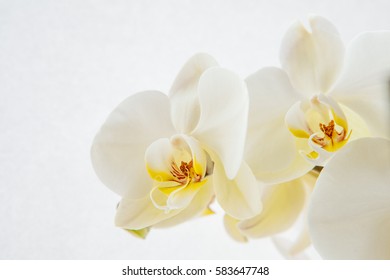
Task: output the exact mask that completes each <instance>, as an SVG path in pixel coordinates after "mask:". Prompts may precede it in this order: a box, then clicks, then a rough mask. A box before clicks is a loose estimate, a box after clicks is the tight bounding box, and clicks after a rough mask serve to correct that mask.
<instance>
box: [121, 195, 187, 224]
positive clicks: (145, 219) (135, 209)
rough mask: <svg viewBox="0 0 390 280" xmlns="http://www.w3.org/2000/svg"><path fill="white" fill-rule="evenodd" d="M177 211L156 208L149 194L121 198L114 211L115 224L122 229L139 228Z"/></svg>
mask: <svg viewBox="0 0 390 280" xmlns="http://www.w3.org/2000/svg"><path fill="white" fill-rule="evenodd" d="M178 213H180V210H171V211H169V212H167V211H164V210H161V209H158V208H156V207H155V206H154V204H153V203H152V201H151V200H150V197H149V196H146V197H143V198H139V199H130V198H123V199H122V200H121V202H120V204H119V207H118V209H117V212H116V216H115V225H116V226H117V227H121V228H124V229H130V230H140V229H143V228H146V227H150V226H153V225H154V224H156V223H158V222H161V221H164V220H166V219H169V218H171V217H173V216H175V215H177V214H178Z"/></svg>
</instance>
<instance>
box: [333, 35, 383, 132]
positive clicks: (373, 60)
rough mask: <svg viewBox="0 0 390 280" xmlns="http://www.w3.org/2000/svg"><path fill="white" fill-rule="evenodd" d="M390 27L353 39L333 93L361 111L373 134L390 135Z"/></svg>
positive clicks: (342, 101) (354, 109)
mask: <svg viewBox="0 0 390 280" xmlns="http://www.w3.org/2000/svg"><path fill="white" fill-rule="evenodd" d="M389 49H390V31H380V32H367V33H363V34H361V35H360V36H358V37H357V38H356V39H354V40H353V41H352V42H351V44H350V46H349V48H348V52H347V56H346V59H345V68H344V71H343V73H342V74H341V79H340V81H339V82H338V83H337V86H336V88H335V89H334V91H332V93H331V94H332V96H334V98H335V99H336V100H337V101H338V102H341V103H342V104H344V105H346V106H348V107H349V108H351V109H352V110H353V111H355V112H356V113H358V114H359V115H360V116H361V117H362V118H363V119H364V120H365V121H366V122H367V124H368V126H369V128H370V131H371V133H372V135H373V136H380V137H386V138H390V114H389V108H390V95H389V92H390V52H389Z"/></svg>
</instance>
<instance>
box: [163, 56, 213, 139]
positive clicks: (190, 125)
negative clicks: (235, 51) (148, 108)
mask: <svg viewBox="0 0 390 280" xmlns="http://www.w3.org/2000/svg"><path fill="white" fill-rule="evenodd" d="M216 66H218V63H217V62H216V61H215V59H214V58H213V57H211V56H210V55H208V54H204V53H199V54H196V55H194V56H193V57H191V58H190V59H189V60H188V61H187V63H186V64H185V65H184V66H183V68H182V69H181V70H180V72H179V74H178V75H177V77H176V79H175V81H174V83H173V86H172V88H171V90H170V94H169V97H170V100H171V104H172V110H171V114H172V122H173V124H174V126H175V127H176V129H177V131H178V132H181V133H188V132H191V131H192V130H193V129H194V128H195V126H196V125H197V123H198V121H199V116H200V110H199V100H198V83H199V78H200V76H202V74H203V72H204V71H206V70H207V69H208V68H211V67H216Z"/></svg>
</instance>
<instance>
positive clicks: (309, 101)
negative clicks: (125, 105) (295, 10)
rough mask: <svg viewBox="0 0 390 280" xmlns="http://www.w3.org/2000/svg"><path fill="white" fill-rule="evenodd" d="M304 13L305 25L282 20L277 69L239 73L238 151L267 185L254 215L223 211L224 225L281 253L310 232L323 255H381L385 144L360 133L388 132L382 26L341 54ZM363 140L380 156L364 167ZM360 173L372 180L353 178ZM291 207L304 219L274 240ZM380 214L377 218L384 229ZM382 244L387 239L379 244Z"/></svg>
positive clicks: (388, 44)
mask: <svg viewBox="0 0 390 280" xmlns="http://www.w3.org/2000/svg"><path fill="white" fill-rule="evenodd" d="M309 23H310V30H307V29H305V28H304V27H303V25H302V24H300V23H295V24H293V26H292V27H291V28H290V29H289V30H288V32H287V34H286V36H285V38H284V40H283V45H282V48H281V61H282V65H283V69H284V70H282V69H279V68H274V67H269V68H264V69H261V70H260V71H258V72H256V73H255V74H253V75H251V76H250V77H248V78H247V85H248V90H249V94H250V98H251V103H250V110H249V121H248V123H249V124H248V125H249V126H248V136H247V143H246V152H245V155H244V159H245V161H246V162H247V163H248V165H249V166H250V167H251V169H252V171H253V173H254V174H255V175H256V177H257V179H258V180H261V181H263V182H266V183H269V184H272V185H271V186H269V187H268V188H266V190H265V191H264V195H263V197H262V201H261V202H262V203H263V211H262V212H261V213H260V214H259V215H258V216H256V217H253V218H250V219H246V220H239V219H235V218H233V217H230V216H229V215H226V216H225V227H226V229H227V231H228V233H229V234H230V235H231V236H232V237H233V238H234V239H236V240H238V241H242V242H243V241H247V239H248V238H259V237H266V236H268V237H272V240H273V241H274V242H275V244H276V245H277V247H278V248H279V250H280V251H281V252H283V253H284V255H285V256H286V257H288V258H294V257H295V256H297V255H298V254H300V253H301V252H302V251H303V250H304V249H305V248H306V247H308V246H309V245H310V244H311V239H312V238H313V242H314V246H315V248H317V249H318V251H319V253H320V254H321V256H323V257H325V258H345V257H346V258H355V257H356V258H361V257H362V258H367V257H368V258H371V257H373V258H382V257H386V258H388V257H389V252H390V250H389V246H388V244H390V243H389V242H390V241H389V238H387V235H386V237H385V232H386V229H388V225H387V224H388V223H387V222H385V221H386V219H387V220H388V219H389V209H388V207H387V206H388V205H389V202H390V201H389V199H388V197H387V196H388V193H389V188H386V187H385V186H390V183H389V176H388V170H389V168H388V166H389V162H390V161H389V149H388V146H387V147H386V145H388V144H386V145H385V144H384V141H385V140H383V139H382V140H373V139H371V138H364V137H372V136H379V137H384V138H389V135H390V130H389V127H390V126H389V115H388V110H389V108H390V107H389V105H390V104H389V100H390V99H389V97H390V94H389V82H390V52H389V50H390V32H385V31H383V32H368V33H364V34H362V35H360V36H358V37H357V38H356V39H355V40H354V41H353V42H352V43H351V45H350V46H349V48H348V49H347V52H346V54H344V47H343V44H342V42H341V39H340V36H339V34H338V32H337V30H336V29H335V27H334V26H333V25H332V24H331V23H330V22H329V21H327V20H325V19H324V18H321V17H312V18H310V20H309ZM356 139H359V140H356ZM360 139H361V140H360ZM355 141H356V143H355ZM359 141H360V142H359ZM358 143H360V144H358ZM363 143H364V144H363ZM376 143H377V145H378V147H374V146H375V145H376ZM370 145H373V146H370ZM347 147H348V148H347ZM344 149H345V151H344ZM371 150H373V152H375V153H376V154H377V156H378V157H379V160H378V162H376V163H367V164H364V167H363V164H362V162H364V157H365V156H367V157H368V158H369V159H371V160H374V158H375V156H374V155H370V156H369V155H368V154H369V153H370V152H371ZM380 150H382V153H385V154H386V156H383V155H382V156H380V155H379V154H380ZM339 152H340V153H341V152H342V153H341V154H340V156H337V157H335V160H333V159H332V158H333V156H335V155H337V154H338V153H339ZM352 152H353V154H351V155H350V154H349V153H352ZM355 160H356V163H355ZM328 164H329V166H328ZM316 166H317V167H316ZM314 167H315V168H314ZM322 167H324V168H323V169H322ZM384 167H387V171H386V168H384ZM313 168H314V169H313ZM321 170H322V171H321ZM354 170H355V171H354ZM319 171H321V173H320V172H319ZM354 172H356V173H358V174H360V175H355V176H354V175H353V174H354ZM378 172H382V173H383V174H379V173H378ZM344 174H345V175H344ZM363 174H367V176H368V177H367V178H369V180H370V182H369V181H367V180H362V181H361V180H360V178H361V177H362V176H366V175H363ZM375 175H376V177H375ZM318 176H319V179H318V182H316V179H317V178H318ZM374 177H375V178H374ZM338 179H339V181H338ZM354 180H356V182H355V183H354ZM354 184H355V185H356V188H354ZM371 184H374V185H373V186H372V185H371ZM317 188H318V190H316V189H317ZM313 189H314V194H313V199H311V192H312V190H313ZM371 189H372V190H373V192H374V193H373V194H370V195H368V192H369V190H371ZM355 192H356V193H355ZM352 193H353V195H352V197H351V194H352ZM381 194H383V195H384V197H383V200H381V199H379V198H380V195H381ZM350 197H351V198H352V199H354V200H353V201H352V202H353V204H352V205H350V204H349V203H350ZM333 198H334V199H335V200H334V201H333ZM365 199H367V200H366V201H365ZM386 203H387V204H386ZM308 205H310V207H308ZM374 205H377V206H378V207H374ZM385 205H386V206H385ZM343 207H344V208H343ZM359 207H362V209H367V211H368V212H367V213H362V211H363V210H362V209H359ZM386 207H387V208H386ZM378 209H380V210H378ZM328 210H329V212H327V211H328ZM376 210H378V212H376ZM353 211H356V215H355V216H354V212H353ZM299 215H303V218H304V222H303V223H301V227H302V228H301V229H300V234H299V235H298V238H297V239H296V240H295V241H292V242H291V241H288V242H281V241H283V240H281V239H280V238H279V237H278V236H277V234H279V233H282V232H284V231H286V230H287V229H289V228H290V227H292V226H293V225H294V224H295V221H296V220H297V218H298V217H299ZM307 217H308V219H309V221H310V222H309V223H306V218H307ZM371 218H372V220H369V219H371ZM379 221H383V222H385V224H384V228H383V229H380V224H379ZM343 223H345V224H343ZM362 225H364V226H366V228H364V229H361V228H359V227H360V226H362ZM370 226H371V227H370ZM309 231H310V235H309ZM357 232H359V233H357ZM360 232H361V233H360ZM387 232H388V230H387ZM351 235H355V237H353V238H352V237H351ZM377 237H379V240H380V241H378V240H376V238H377ZM348 238H350V239H349V240H348V241H347V239H348ZM370 238H371V239H370ZM343 242H345V243H343ZM359 242H362V243H361V244H359ZM341 244H343V245H341ZM380 244H382V245H383V246H386V249H383V248H382V249H380V250H377V249H378V248H379V247H380V246H381V245H380ZM371 245H372V246H371ZM344 249H345V250H344ZM375 252H378V253H375Z"/></svg>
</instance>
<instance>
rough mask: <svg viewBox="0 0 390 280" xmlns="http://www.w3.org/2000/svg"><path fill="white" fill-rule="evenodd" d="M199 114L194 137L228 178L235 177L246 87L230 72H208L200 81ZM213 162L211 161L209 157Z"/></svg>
mask: <svg viewBox="0 0 390 280" xmlns="http://www.w3.org/2000/svg"><path fill="white" fill-rule="evenodd" d="M198 89H199V102H200V108H201V115H200V120H199V123H198V126H197V127H196V128H195V130H194V131H193V133H192V134H193V136H194V137H195V138H196V139H197V140H198V141H199V142H200V144H201V145H202V146H203V147H204V149H205V150H206V151H207V152H208V153H209V154H210V156H212V155H216V156H217V157H218V158H219V159H220V160H221V161H222V163H223V167H224V169H225V172H226V174H227V176H228V178H229V179H232V178H234V177H235V176H236V174H237V172H238V169H239V168H240V164H241V161H242V157H243V152H244V144H245V136H246V129H247V118H248V93H247V89H246V85H245V83H244V81H243V80H241V79H240V78H239V77H238V76H237V75H236V74H234V73H233V72H231V71H229V70H226V69H222V68H211V69H209V70H207V71H206V72H205V73H204V74H203V76H202V77H201V79H200V81H199V87H198ZM212 160H214V159H213V158H212Z"/></svg>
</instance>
